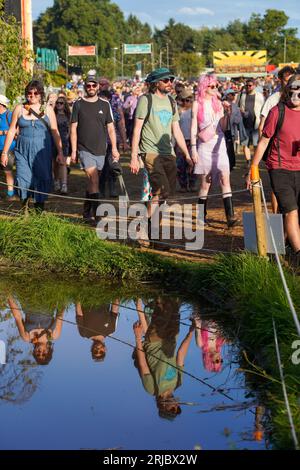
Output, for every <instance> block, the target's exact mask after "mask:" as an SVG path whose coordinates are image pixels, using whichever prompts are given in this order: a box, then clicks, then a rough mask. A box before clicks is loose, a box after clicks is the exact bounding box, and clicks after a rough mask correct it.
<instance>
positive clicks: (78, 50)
mask: <svg viewBox="0 0 300 470" xmlns="http://www.w3.org/2000/svg"><path fill="white" fill-rule="evenodd" d="M96 50H97V47H96V46H68V55H69V56H75V55H84V56H93V55H96Z"/></svg>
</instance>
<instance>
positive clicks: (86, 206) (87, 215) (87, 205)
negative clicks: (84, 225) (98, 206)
mask: <svg viewBox="0 0 300 470" xmlns="http://www.w3.org/2000/svg"><path fill="white" fill-rule="evenodd" d="M85 197H86V198H87V199H91V198H90V193H88V192H87V191H86V193H85ZM91 210H92V201H84V203H83V212H82V217H83V220H84V221H90V220H91V217H92V214H91Z"/></svg>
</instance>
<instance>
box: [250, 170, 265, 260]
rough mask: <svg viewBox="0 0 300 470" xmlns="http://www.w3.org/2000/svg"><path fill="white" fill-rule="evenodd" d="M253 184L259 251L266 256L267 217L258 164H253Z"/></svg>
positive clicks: (260, 254) (262, 255) (259, 253)
mask: <svg viewBox="0 0 300 470" xmlns="http://www.w3.org/2000/svg"><path fill="white" fill-rule="evenodd" d="M251 184H252V198H253V208H254V217H255V225H256V239H257V252H258V255H259V256H261V257H264V258H266V256H267V239H266V227H265V218H264V214H263V211H262V205H261V202H262V198H261V187H260V178H259V169H258V167H257V166H254V165H252V166H251Z"/></svg>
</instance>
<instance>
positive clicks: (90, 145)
mask: <svg viewBox="0 0 300 470" xmlns="http://www.w3.org/2000/svg"><path fill="white" fill-rule="evenodd" d="M98 91H99V83H98V81H97V78H96V77H95V76H94V75H89V76H88V77H87V78H86V81H85V93H86V96H85V97H84V98H80V99H79V100H77V101H76V102H75V104H74V107H73V112H72V118H71V146H72V155H71V158H72V161H73V162H76V159H77V151H78V152H79V160H80V163H81V166H82V168H83V169H84V171H85V173H86V175H87V177H88V187H87V192H86V198H87V199H92V200H93V199H94V200H95V201H85V203H84V208H83V218H84V219H85V220H87V221H90V220H91V219H92V217H93V218H95V217H96V211H97V207H98V200H99V198H100V195H99V174H100V172H101V170H102V168H103V166H104V162H105V154H106V148H107V133H108V135H109V138H110V141H111V145H112V157H113V159H114V160H119V157H120V155H119V152H118V149H117V139H116V132H115V127H114V122H113V115H112V110H111V106H110V104H109V103H108V102H107V101H105V100H103V99H101V98H99V97H98Z"/></svg>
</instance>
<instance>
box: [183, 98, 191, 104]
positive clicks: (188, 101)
mask: <svg viewBox="0 0 300 470" xmlns="http://www.w3.org/2000/svg"><path fill="white" fill-rule="evenodd" d="M181 101H182V102H183V103H191V102H192V101H193V100H192V99H191V98H182V100H181Z"/></svg>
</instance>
